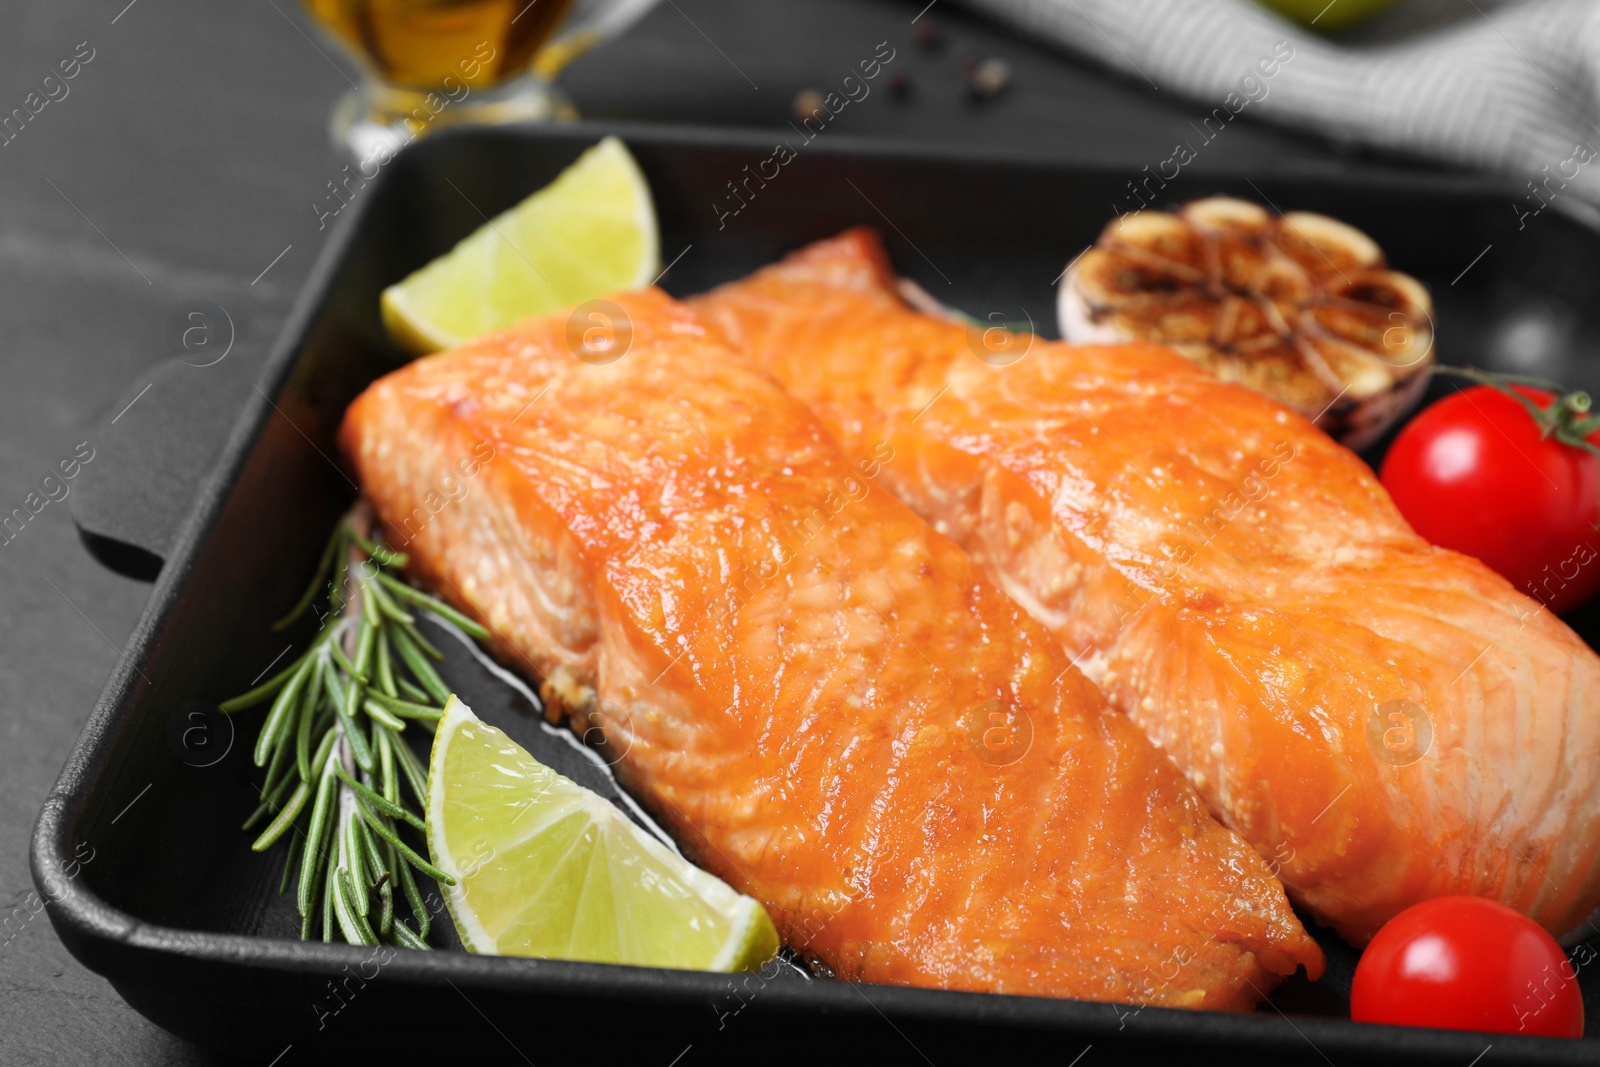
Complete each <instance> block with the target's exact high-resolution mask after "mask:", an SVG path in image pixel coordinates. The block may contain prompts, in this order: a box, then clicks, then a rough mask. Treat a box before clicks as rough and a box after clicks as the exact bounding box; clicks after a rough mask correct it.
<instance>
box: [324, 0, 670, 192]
mask: <svg viewBox="0 0 1600 1067" xmlns="http://www.w3.org/2000/svg"><path fill="white" fill-rule="evenodd" d="M655 2H656V0H304V3H305V6H306V7H307V9H309V10H310V12H311V14H312V17H314V18H315V19H316V20H317V22H318V23H320V24H321V25H322V27H323V29H325V30H326V31H327V32H328V33H329V34H331V35H332V36H333V38H334V39H335V40H337V41H338V42H339V44H340V45H341V46H343V47H344V48H345V49H346V50H348V51H349V52H350V54H351V55H353V56H354V57H355V58H356V59H357V60H358V61H359V62H360V64H361V69H362V72H363V75H364V77H363V84H362V86H361V87H360V88H359V89H357V90H356V91H354V92H353V93H351V94H350V95H349V96H347V97H345V99H344V100H343V101H341V102H340V103H339V106H338V107H337V108H335V109H334V114H333V124H332V126H333V128H332V132H333V139H334V143H335V145H336V146H337V147H340V148H342V149H344V150H345V151H347V152H349V153H350V154H351V155H353V156H354V157H355V158H356V160H357V161H358V162H362V163H367V162H369V161H376V162H382V161H383V160H385V159H387V157H388V156H389V155H393V153H394V152H396V151H398V150H399V149H400V148H401V147H402V146H403V145H405V144H406V143H407V142H409V141H412V140H415V139H416V138H417V137H420V136H422V135H424V134H427V133H430V132H432V131H434V130H438V129H442V128H444V127H446V126H451V125H456V124H461V123H499V122H517V121H524V120H530V119H533V120H538V119H562V118H572V117H575V114H576V113H575V112H574V111H573V109H572V106H571V105H570V104H569V103H568V102H567V101H566V99H565V98H564V97H563V96H562V95H561V94H560V92H559V91H558V90H557V89H556V88H555V86H554V85H553V84H552V79H553V78H554V77H555V75H556V74H557V72H559V71H560V70H561V68H562V67H564V66H566V65H567V64H568V63H569V62H571V61H572V60H573V59H575V58H577V57H578V56H580V55H582V54H583V53H584V52H586V51H588V50H589V49H590V48H593V47H594V46H595V45H597V44H599V43H600V42H602V41H604V40H606V39H607V38H609V37H613V36H615V35H616V34H618V33H621V32H622V31H623V30H624V29H626V28H627V27H628V26H629V25H631V24H632V23H633V22H634V21H635V20H636V19H638V18H639V16H641V15H642V14H644V12H645V11H646V10H648V9H649V8H650V7H651V6H652V5H653V4H654V3H655Z"/></svg>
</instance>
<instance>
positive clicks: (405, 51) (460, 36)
mask: <svg viewBox="0 0 1600 1067" xmlns="http://www.w3.org/2000/svg"><path fill="white" fill-rule="evenodd" d="M305 5H306V7H307V8H309V9H310V11H311V13H312V15H313V16H314V17H315V18H316V19H317V21H318V22H320V23H322V25H323V26H325V27H326V28H327V29H328V31H329V32H330V33H332V34H333V35H334V36H335V37H337V38H338V39H339V40H340V41H342V42H343V43H344V44H345V46H346V47H347V48H349V49H350V51H351V52H352V53H354V54H355V55H356V56H358V57H360V58H361V60H362V61H363V62H365V63H366V64H367V65H368V66H369V67H371V68H372V70H373V71H374V72H375V73H376V74H377V75H378V76H379V77H381V78H382V79H383V80H384V81H385V82H387V83H388V84H389V85H392V86H396V87H403V88H410V89H434V88H437V87H439V86H441V85H443V84H444V83H445V79H446V78H447V77H454V78H459V79H461V80H462V81H465V82H466V83H468V84H469V85H471V86H473V87H474V88H488V87H490V86H494V85H497V84H499V83H500V82H503V81H506V80H508V79H510V78H514V77H517V76H518V75H520V74H523V73H525V72H526V71H527V70H528V69H529V68H530V67H531V66H532V65H533V64H534V62H535V60H536V59H538V58H539V49H540V47H541V46H543V45H544V43H545V42H546V41H548V40H549V39H550V38H551V36H552V35H553V34H554V33H555V31H556V30H557V29H558V28H559V27H560V25H561V23H562V21H563V20H564V19H565V18H566V16H567V13H568V11H569V10H570V9H571V7H572V0H533V2H532V3H529V0H305ZM547 65H548V64H545V63H543V62H541V63H540V64H539V66H540V69H541V71H542V70H543V68H544V67H545V66H547ZM559 65H560V64H556V66H559Z"/></svg>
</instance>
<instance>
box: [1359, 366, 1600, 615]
mask: <svg viewBox="0 0 1600 1067" xmlns="http://www.w3.org/2000/svg"><path fill="white" fill-rule="evenodd" d="M1510 388H1512V389H1515V390H1516V391H1517V392H1519V393H1521V394H1522V395H1523V396H1525V397H1527V398H1528V399H1530V400H1532V401H1533V402H1534V404H1535V405H1537V406H1539V407H1540V408H1544V409H1546V411H1547V413H1550V415H1551V416H1552V418H1553V417H1554V412H1550V406H1551V404H1552V402H1553V401H1556V399H1557V398H1556V397H1555V395H1554V394H1552V393H1548V392H1546V391H1544V390H1542V389H1534V388H1531V387H1529V386H1525V385H1513V386H1511V387H1510ZM1571 395H1572V396H1582V394H1571ZM1569 399H1570V397H1566V398H1562V400H1563V401H1567V400H1569ZM1581 403H1582V404H1583V405H1585V406H1586V405H1587V403H1588V397H1587V396H1582V400H1581ZM1558 410H1559V409H1558ZM1574 414H1576V413H1574V412H1572V411H1571V410H1570V408H1569V409H1567V410H1566V411H1565V415H1566V417H1567V421H1566V423H1565V425H1567V426H1569V427H1571V426H1577V427H1579V428H1580V429H1581V428H1582V426H1583V423H1582V422H1581V421H1580V420H1578V419H1575V418H1573V416H1574ZM1564 432H1566V433H1567V434H1568V435H1569V436H1571V433H1570V431H1564ZM1560 438H1561V434H1558V433H1555V432H1551V433H1549V434H1548V435H1546V434H1545V431H1544V427H1543V426H1541V425H1540V423H1539V421H1536V420H1535V418H1534V416H1533V414H1532V413H1531V412H1529V411H1528V409H1527V408H1526V407H1524V406H1523V405H1522V404H1521V403H1520V402H1518V401H1517V400H1516V399H1515V398H1513V397H1510V396H1507V395H1506V394H1505V393H1503V392H1501V391H1500V390H1499V389H1497V388H1495V387H1493V386H1488V385H1475V386H1472V387H1471V388H1469V389H1463V390H1462V391H1460V392H1458V393H1455V394H1454V395H1452V396H1448V397H1446V398H1444V399H1443V400H1440V401H1438V402H1437V403H1435V404H1432V405H1430V406H1429V407H1428V408H1426V409H1425V410H1423V412H1422V413H1421V414H1420V415H1418V416H1417V417H1416V418H1414V419H1412V420H1411V422H1410V423H1408V424H1407V425H1406V427H1405V429H1403V430H1401V431H1400V435H1399V436H1398V437H1396V438H1395V442H1394V446H1393V447H1392V448H1390V449H1389V454H1388V456H1387V457H1385V459H1384V461H1383V471H1382V474H1381V475H1380V477H1381V479H1382V481H1383V484H1384V487H1385V488H1386V489H1388V490H1389V495H1390V496H1392V497H1393V498H1394V502H1395V504H1396V505H1397V506H1398V507H1399V508H1400V513H1401V514H1402V515H1404V516H1405V517H1406V519H1407V521H1409V522H1410V523H1411V525H1412V526H1413V527H1414V528H1415V529H1416V531H1417V533H1419V534H1421V535H1422V536H1423V537H1425V538H1427V539H1428V540H1429V541H1431V542H1433V543H1434V544H1436V545H1442V546H1443V547H1445V548H1453V549H1455V550H1456V551H1457V552H1465V553H1466V554H1467V555H1469V556H1476V557H1477V558H1478V559H1480V560H1482V561H1483V562H1484V563H1487V564H1488V565H1489V566H1490V567H1492V568H1493V569H1494V570H1496V571H1498V572H1500V573H1501V574H1502V575H1504V576H1505V577H1506V578H1507V579H1509V580H1510V582H1511V584H1512V585H1514V586H1516V587H1517V589H1518V590H1519V591H1521V592H1522V593H1525V594H1527V595H1528V596H1531V597H1533V598H1534V599H1535V600H1538V601H1541V602H1542V603H1544V604H1545V605H1546V606H1548V607H1549V608H1550V610H1551V611H1554V612H1556V613H1558V614H1559V613H1562V612H1566V611H1570V610H1571V609H1573V608H1575V607H1577V606H1578V605H1579V604H1581V603H1583V602H1584V601H1585V600H1588V599H1589V598H1590V597H1591V596H1593V595H1594V594H1595V593H1596V592H1597V591H1600V531H1597V526H1596V524H1597V523H1600V456H1596V455H1595V454H1594V453H1593V452H1589V451H1586V450H1585V449H1583V448H1581V447H1576V446H1574V445H1571V444H1568V443H1566V442H1564V441H1562V440H1561V439H1560ZM1573 439H1576V440H1581V439H1582V438H1581V437H1573ZM1587 439H1588V440H1589V442H1590V443H1592V444H1597V445H1600V430H1597V431H1595V432H1593V433H1590V434H1589V435H1588V438H1587Z"/></svg>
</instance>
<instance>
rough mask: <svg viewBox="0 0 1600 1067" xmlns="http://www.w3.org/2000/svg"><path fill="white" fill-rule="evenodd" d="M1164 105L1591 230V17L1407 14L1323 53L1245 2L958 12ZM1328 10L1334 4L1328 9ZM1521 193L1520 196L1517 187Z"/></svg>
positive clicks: (1499, 6)
mask: <svg viewBox="0 0 1600 1067" xmlns="http://www.w3.org/2000/svg"><path fill="white" fill-rule="evenodd" d="M964 2H965V3H966V4H967V6H969V7H972V8H974V9H977V10H980V11H983V12H985V13H988V14H990V15H992V16H993V17H995V18H997V19H999V20H1001V21H1003V22H1006V23H1009V24H1011V25H1012V26H1015V27H1017V28H1019V29H1021V30H1023V31H1024V32H1025V33H1027V34H1029V35H1030V36H1033V37H1039V38H1043V39H1046V40H1049V41H1052V42H1055V43H1057V44H1060V45H1062V46H1064V47H1066V48H1069V49H1071V50H1073V51H1075V52H1079V53H1083V54H1086V55H1089V56H1092V57H1094V58H1096V59H1098V60H1100V61H1102V62H1104V63H1106V64H1107V65H1109V66H1111V67H1113V68H1115V69H1118V70H1122V71H1125V72H1127V73H1128V74H1129V75H1130V76H1131V77H1133V78H1135V79H1143V80H1144V81H1146V82H1149V83H1150V84H1151V85H1152V86H1153V87H1155V88H1157V89H1159V90H1160V91H1161V92H1162V93H1168V92H1171V93H1177V94H1181V95H1183V96H1185V97H1189V98H1191V99H1193V100H1194V101H1195V102H1197V103H1199V104H1200V105H1202V106H1203V107H1204V108H1205V109H1206V112H1207V114H1208V115H1209V114H1212V113H1213V112H1214V111H1215V109H1218V108H1220V109H1222V112H1223V113H1222V114H1221V115H1219V118H1218V121H1222V120H1223V119H1225V118H1227V117H1231V114H1237V113H1238V112H1239V111H1243V110H1244V109H1246V108H1248V109H1249V113H1250V114H1251V115H1252V116H1254V117H1256V118H1259V119H1263V120H1266V121H1271V122H1278V123H1282V124H1284V125H1290V126H1294V127H1296V128H1299V129H1308V128H1309V129H1314V130H1317V131H1319V132H1322V133H1324V134H1328V135H1331V136H1334V137H1338V138H1345V139H1351V140H1355V141H1360V142H1364V143H1367V144H1371V145H1375V146H1378V147H1382V148H1388V149H1397V150H1400V151H1404V152H1408V153H1412V154H1414V155H1419V156H1426V157H1432V158H1434V159H1438V160H1441V161H1444V162H1448V163H1454V164H1461V165H1466V166H1470V167H1477V168H1482V169H1485V170H1491V171H1496V172H1499V173H1502V174H1505V175H1508V176H1510V177H1511V178H1512V179H1513V180H1514V184H1515V186H1516V187H1517V188H1518V189H1519V190H1522V194H1523V195H1522V199H1521V202H1520V204H1517V203H1513V205H1512V206H1511V208H1510V210H1512V211H1516V212H1519V217H1521V218H1522V219H1523V221H1524V223H1525V222H1526V219H1527V218H1529V217H1531V216H1532V215H1533V214H1536V213H1538V212H1540V211H1542V210H1544V208H1545V207H1546V206H1549V207H1551V208H1552V209H1554V210H1568V211H1574V212H1576V213H1578V214H1580V215H1584V216H1586V217H1588V218H1590V219H1591V220H1596V221H1600V3H1595V2H1592V0H1520V2H1518V0H1500V2H1498V3H1497V2H1494V0H1412V2H1411V3H1410V4H1406V5H1402V7H1401V8H1400V9H1399V10H1398V11H1396V12H1394V13H1392V14H1391V15H1388V16H1385V17H1384V18H1383V19H1382V20H1380V21H1379V22H1378V23H1376V24H1374V25H1373V26H1372V27H1370V28H1368V29H1366V30H1363V31H1359V33H1358V35H1357V36H1355V37H1346V38H1343V39H1340V40H1329V39H1327V38H1323V37H1319V36H1316V35H1315V34H1313V33H1311V32H1308V31H1306V30H1304V29H1301V28H1300V27H1299V26H1297V25H1294V24H1291V23H1288V22H1286V21H1284V20H1283V19H1280V18H1278V17H1277V16H1275V15H1274V14H1272V13H1271V12H1269V11H1267V10H1265V9H1263V8H1261V7H1259V6H1257V5H1256V4H1255V3H1253V2H1251V0H964ZM1334 2H1335V3H1337V2H1339V0H1334ZM1524 183H1526V184H1524Z"/></svg>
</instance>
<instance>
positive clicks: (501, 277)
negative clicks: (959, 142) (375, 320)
mask: <svg viewBox="0 0 1600 1067" xmlns="http://www.w3.org/2000/svg"><path fill="white" fill-rule="evenodd" d="M659 261H660V242H659V241H658V239H657V237H656V212H655V208H654V207H653V206H652V204H651V202H650V187H649V185H647V184H646V183H645V180H644V175H643V174H641V173H640V172H639V166H638V164H636V163H635V162H634V161H633V157H632V156H631V155H629V154H628V150H627V148H625V147H623V144H622V142H621V141H619V140H617V139H616V138H615V137H607V138H605V139H604V140H602V141H601V142H600V143H599V144H597V145H595V146H594V147H593V148H591V149H589V150H588V151H586V152H585V153H584V154H583V155H581V156H579V157H578V160H577V162H576V163H573V164H572V166H570V167H568V168H567V169H566V170H564V171H562V172H561V174H560V175H559V176H557V178H556V180H555V181H553V182H551V183H550V184H549V185H547V186H545V187H544V188H543V189H540V190H539V191H538V192H536V193H534V194H533V195H532V196H530V197H528V198H527V199H526V200H524V201H523V202H522V203H520V204H518V205H517V206H516V207H514V208H512V209H511V210H510V211H507V212H505V213H504V214H502V215H499V216H496V217H495V218H493V219H490V220H489V221H488V222H487V223H485V224H484V225H483V226H480V227H479V228H478V229H476V230H474V231H473V232H472V234H471V235H470V236H468V237H467V238H466V239H465V240H463V241H462V242H461V243H460V244H458V245H456V246H455V248H453V249H451V250H450V251H449V252H447V253H446V254H445V255H442V256H440V257H439V258H438V259H436V260H434V261H433V262H432V263H429V264H428V265H427V266H425V267H423V268H422V269H421V270H419V271H417V272H415V273H414V274H412V275H411V276H409V277H408V278H406V279H405V280H404V281H401V282H398V283H396V284H394V285H391V286H389V288H387V289H385V290H384V291H383V302H382V307H383V324H384V326H385V328H387V329H388V331H389V336H390V337H392V338H394V340H395V341H396V342H398V343H399V344H401V345H403V346H404V347H405V348H407V349H409V350H411V351H412V352H415V353H417V354H418V355H423V354H426V353H428V352H434V351H437V350H439V349H441V348H451V347H454V346H455V345H458V344H460V343H461V342H463V341H466V340H468V339H469V338H472V337H476V336H477V335H479V334H481V333H486V332H488V331H489V330H497V329H500V328H501V327H504V326H509V325H511V324H512V323H513V322H516V321H518V320H519V319H525V318H528V317H529V316H531V315H544V314H548V313H550V312H552V311H556V310H558V309H560V308H564V307H568V306H570V305H572V304H580V303H582V302H583V301H585V300H594V299H596V298H597V297H602V296H606V295H608V294H610V293H614V292H617V291H619V290H623V289H637V288H639V287H640V286H644V285H648V284H650V282H651V281H652V280H653V279H654V278H655V276H656V273H657V271H658V270H659V266H658V264H659Z"/></svg>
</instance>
